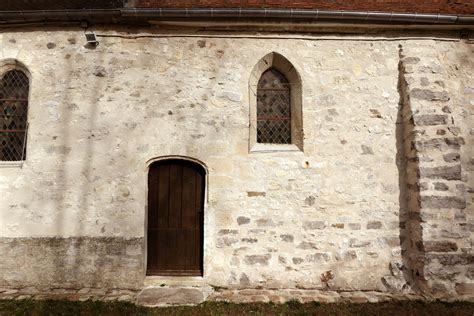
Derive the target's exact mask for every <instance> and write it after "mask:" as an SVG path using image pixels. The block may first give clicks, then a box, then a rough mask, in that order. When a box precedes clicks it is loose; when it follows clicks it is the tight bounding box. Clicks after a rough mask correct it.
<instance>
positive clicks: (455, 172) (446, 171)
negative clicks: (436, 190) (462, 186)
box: [420, 165, 461, 180]
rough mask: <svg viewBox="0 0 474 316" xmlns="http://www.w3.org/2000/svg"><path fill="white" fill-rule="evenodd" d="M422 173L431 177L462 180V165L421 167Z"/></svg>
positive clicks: (423, 175)
mask: <svg viewBox="0 0 474 316" xmlns="http://www.w3.org/2000/svg"><path fill="white" fill-rule="evenodd" d="M420 175H421V177H426V178H429V179H445V180H461V165H455V166H443V167H435V168H420Z"/></svg>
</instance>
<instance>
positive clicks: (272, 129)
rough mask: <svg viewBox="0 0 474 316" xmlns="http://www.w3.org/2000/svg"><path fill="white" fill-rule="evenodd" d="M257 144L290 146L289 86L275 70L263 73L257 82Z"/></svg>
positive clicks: (271, 69) (283, 77)
mask: <svg viewBox="0 0 474 316" xmlns="http://www.w3.org/2000/svg"><path fill="white" fill-rule="evenodd" d="M257 142H258V143H268V144H291V99H290V84H289V82H288V80H287V79H286V78H285V76H284V75H283V74H282V73H280V72H279V71H278V70H276V69H275V68H270V69H268V70H267V71H265V72H264V73H263V74H262V76H261V77H260V80H259V82H258V87H257Z"/></svg>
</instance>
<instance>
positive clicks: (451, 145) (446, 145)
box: [415, 137, 465, 151]
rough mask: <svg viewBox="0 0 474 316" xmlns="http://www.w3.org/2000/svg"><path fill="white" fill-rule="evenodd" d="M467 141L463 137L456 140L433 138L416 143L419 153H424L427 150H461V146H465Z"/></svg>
mask: <svg viewBox="0 0 474 316" xmlns="http://www.w3.org/2000/svg"><path fill="white" fill-rule="evenodd" d="M464 144H465V141H464V139H463V138H461V137H455V138H433V139H428V140H419V141H416V142H415V148H416V149H417V150H418V151H423V150H427V149H439V150H446V149H457V150H459V149H460V148H461V145H464Z"/></svg>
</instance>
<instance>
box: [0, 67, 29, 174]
mask: <svg viewBox="0 0 474 316" xmlns="http://www.w3.org/2000/svg"><path fill="white" fill-rule="evenodd" d="M10 70H20V71H22V72H23V73H24V74H25V75H26V76H27V77H28V81H29V84H30V92H29V94H30V95H31V74H30V72H29V71H28V68H27V67H26V66H25V65H24V64H23V63H21V62H20V61H18V60H16V59H13V58H7V59H2V60H0V76H3V74H5V73H7V72H8V71H10ZM30 99H31V98H30V96H28V100H30ZM29 106H30V104H29V103H28V107H29ZM29 112H30V111H28V112H27V115H28V116H29ZM27 121H28V122H29V118H27ZM29 138H30V135H29V129H28V128H27V130H26V139H29ZM28 143H29V142H28V141H27V142H26V146H28ZM26 152H28V148H26ZM26 161H27V155H25V159H24V160H20V161H3V160H0V169H1V168H23V165H24V163H25V162H26Z"/></svg>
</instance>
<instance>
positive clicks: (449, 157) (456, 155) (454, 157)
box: [443, 153, 461, 162]
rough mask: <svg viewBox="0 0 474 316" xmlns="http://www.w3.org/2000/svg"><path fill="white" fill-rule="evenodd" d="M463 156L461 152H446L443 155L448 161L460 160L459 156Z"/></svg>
mask: <svg viewBox="0 0 474 316" xmlns="http://www.w3.org/2000/svg"><path fill="white" fill-rule="evenodd" d="M460 157H461V156H460V155H459V153H449V154H445V155H443V159H444V161H446V162H455V161H459V158H460Z"/></svg>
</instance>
